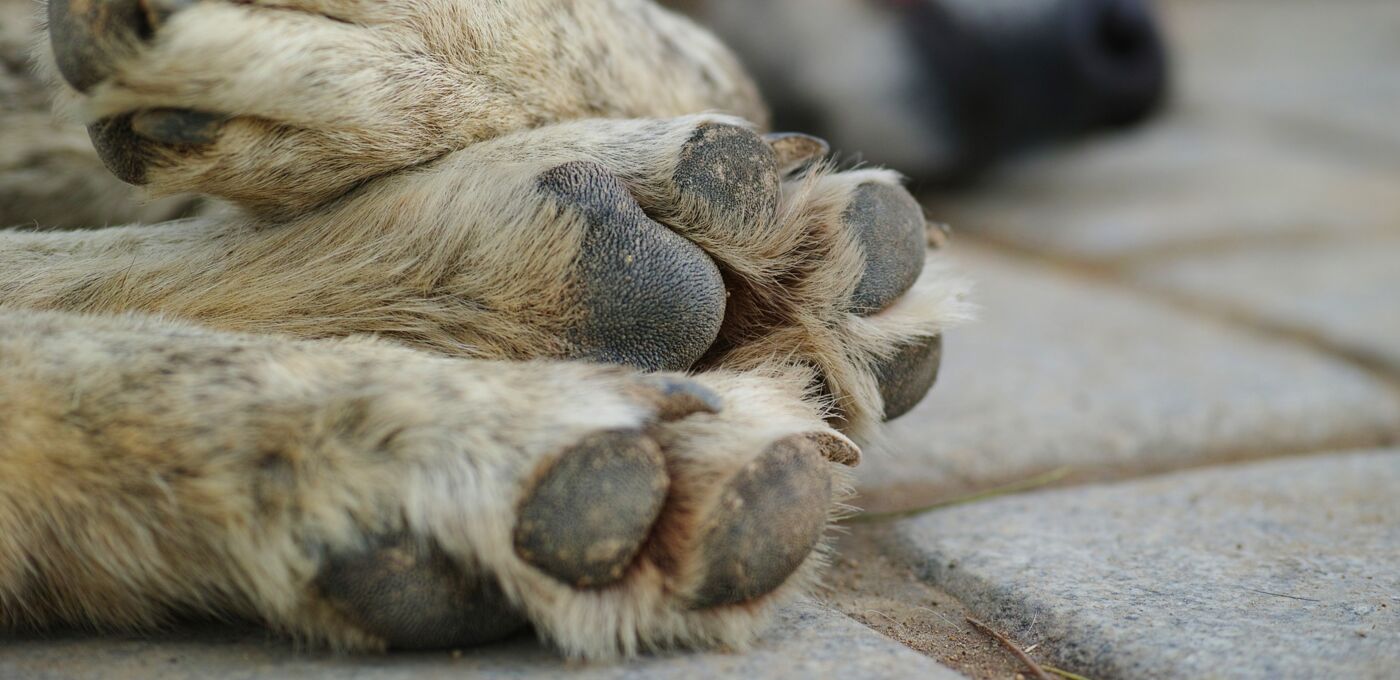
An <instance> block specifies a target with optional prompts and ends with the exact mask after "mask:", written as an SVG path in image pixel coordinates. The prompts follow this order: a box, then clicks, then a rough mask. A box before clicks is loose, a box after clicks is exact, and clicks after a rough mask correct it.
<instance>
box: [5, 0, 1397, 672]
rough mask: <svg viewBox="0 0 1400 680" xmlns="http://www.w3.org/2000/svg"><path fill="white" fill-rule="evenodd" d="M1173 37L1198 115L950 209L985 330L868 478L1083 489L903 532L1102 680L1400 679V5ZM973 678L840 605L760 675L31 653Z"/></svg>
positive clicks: (223, 668) (909, 499)
mask: <svg viewBox="0 0 1400 680" xmlns="http://www.w3.org/2000/svg"><path fill="white" fill-rule="evenodd" d="M1163 9H1164V10H1165V11H1166V13H1167V15H1168V18H1169V22H1168V23H1169V27H1170V32H1171V33H1172V35H1173V40H1174V42H1175V45H1176V48H1177V55H1178V66H1179V72H1178V83H1177V95H1176V98H1175V100H1176V103H1175V105H1174V108H1173V110H1172V111H1171V112H1169V114H1168V115H1167V116H1166V117H1165V118H1164V119H1162V120H1160V121H1158V122H1156V123H1155V124H1154V125H1152V126H1149V127H1147V128H1144V129H1141V130H1137V131H1133V132H1129V133H1124V134H1121V135H1118V136H1115V137H1109V138H1103V139H1098V140H1093V141H1089V142H1085V143H1083V144H1079V145H1077V146H1075V147H1073V148H1068V149H1058V150H1055V151H1050V152H1045V153H1043V154H1040V155H1039V156H1038V157H1036V158H1032V159H1028V160H1026V161H1025V162H1023V163H1020V164H1018V165H1017V166H1016V167H1013V168H1010V169H1008V170H1007V171H1006V172H1004V173H1001V174H1000V175H999V176H997V177H995V178H993V180H992V181H991V182H990V183H989V184H988V185H987V186H985V187H983V188H981V189H980V190H979V191H978V192H977V193H975V194H971V195H966V196H958V197H941V198H936V199H933V200H931V202H930V209H931V212H933V213H934V214H935V215H937V216H938V217H939V219H942V220H946V221H949V222H951V223H952V224H953V225H954V226H955V228H956V229H957V230H958V232H959V238H957V239H956V240H955V248H956V250H955V252H958V253H960V254H961V257H962V260H963V262H964V265H965V266H966V268H967V270H968V271H969V273H970V274H971V276H972V277H973V278H975V279H976V280H977V281H978V282H979V288H978V291H977V293H976V297H977V301H978V302H979V304H980V305H981V306H982V308H983V312H982V317H983V320H982V321H981V322H980V323H978V324H977V325H974V326H971V327H968V328H965V329H962V330H959V331H958V332H956V333H953V334H951V335H950V336H949V337H948V339H947V351H946V359H945V374H944V376H943V377H942V379H941V382H940V385H939V388H938V389H937V390H936V391H935V394H934V395H933V396H932V397H931V398H930V399H928V400H927V401H926V402H925V403H924V404H922V405H921V406H920V407H919V408H918V409H917V410H916V411H915V412H914V413H911V414H910V415H908V416H906V417H905V418H904V419H902V420H901V421H899V422H898V423H896V424H895V426H894V427H893V428H892V429H891V432H890V436H889V441H888V442H887V443H886V445H885V446H884V447H883V449H884V450H883V451H872V452H870V454H869V455H867V457H866V462H865V464H864V465H863V466H862V468H861V470H860V471H859V472H860V481H861V490H862V493H863V500H862V504H863V505H865V506H866V507H868V508H873V509H877V510H903V509H910V508H918V507H921V506H924V505H927V504H931V503H935V502H938V501H944V500H948V499H951V498H958V497H961V496H964V495H965V494H969V493H974V492H978V491H986V490H989V489H998V488H1000V487H1002V486H1003V485H1007V484H1014V483H1017V482H1025V481H1027V480H1037V479H1043V476H1044V475H1045V474H1046V473H1052V472H1053V473H1057V476H1056V477H1055V479H1056V480H1057V481H1056V482H1055V483H1056V484H1057V485H1059V486H1061V487H1063V488H1058V489H1049V490H1039V491H1033V492H1025V493H1020V494H1014V495H1004V496H1002V497H999V498H993V499H985V500H981V501H977V502H970V503H964V504H961V505H958V506H955V507H946V508H943V509H940V510H934V511H930V512H925V513H923V514H920V515H918V516H915V517H910V518H907V519H903V520H899V521H886V522H885V523H884V526H883V527H882V528H881V530H880V531H879V532H878V534H876V533H872V534H870V535H871V536H875V535H878V537H879V540H878V541H874V543H875V545H876V546H877V548H876V549H878V550H882V551H883V554H882V555H881V558H882V559H883V560H885V561H890V562H893V563H895V564H897V565H901V566H902V568H905V569H906V570H907V571H909V572H910V573H912V574H913V575H914V576H915V577H917V578H918V579H921V580H922V581H923V583H920V584H919V585H921V586H925V585H927V586H929V587H932V588H936V589H938V592H939V593H940V595H939V597H943V596H944V595H945V594H946V596H947V597H949V598H952V599H954V600H956V601H959V602H960V603H961V604H962V605H965V606H966V607H967V610H968V611H970V612H971V613H973V614H974V615H976V616H978V617H979V618H982V619H984V620H986V621H988V622H989V623H991V624H992V625H994V626H996V627H998V628H999V629H1001V630H1003V631H1004V632H1005V633H1007V634H1008V635H1009V636H1010V637H1011V638H1013V639H1014V640H1015V641H1016V642H1017V643H1018V644H1019V645H1021V646H1022V647H1026V648H1031V649H1032V650H1033V651H1032V652H1031V654H1032V656H1034V657H1035V658H1036V659H1037V660H1039V661H1041V662H1045V663H1050V664H1053V665H1055V666H1057V667H1060V668H1064V669H1066V670H1068V671H1073V672H1076V673H1079V674H1081V675H1084V676H1087V677H1092V678H1095V679H1096V680H1103V679H1108V678H1125V679H1127V678H1133V679H1135V678H1175V677H1205V678H1287V677H1299V678H1302V677H1348V678H1383V677H1400V599H1397V598H1400V449H1397V448H1395V447H1396V446H1397V444H1400V68H1396V65H1397V64H1400V3H1397V2H1395V0H1338V1H1337V2H1316V1H1315V0H1273V1H1272V2H1268V3H1261V2H1255V1H1252V0H1164V2H1163ZM852 530H853V531H855V532H858V533H859V532H866V531H867V530H868V527H865V526H856V527H853V528H852ZM844 563H845V564H850V565H859V564H861V563H862V562H861V561H860V560H854V561H850V562H844ZM864 563H867V564H868V563H872V562H871V561H869V560H867V561H865V562H864ZM841 564H843V562H838V568H839V566H840V565H841ZM857 568H858V567H857ZM900 592H915V591H911V590H906V591H900ZM833 599H835V598H833ZM910 604H911V606H910V607H908V608H907V609H908V610H909V611H914V612H918V611H927V612H928V615H929V616H930V617H934V616H943V614H942V613H941V612H943V611H954V610H952V609H951V608H948V607H946V606H940V607H939V609H938V610H937V611H935V610H933V609H931V608H927V607H922V608H921V606H920V605H921V604H923V605H927V604H930V603H927V602H924V603H919V602H911V603H910ZM957 611H962V610H957ZM848 613H850V614H853V615H856V616H857V617H858V618H860V617H861V615H862V612H861V611H859V609H856V610H849V609H848ZM875 613H877V614H878V613H879V612H875ZM949 623H950V625H953V624H954V623H955V622H952V621H950V622H949ZM940 663H948V664H951V665H952V666H953V667H954V668H955V669H956V670H961V671H964V672H967V673H971V674H979V673H980V671H978V670H977V669H978V668H986V667H987V666H976V667H974V666H973V665H962V664H961V662H959V661H957V660H956V659H948V658H944V657H943V656H939V657H938V661H937V662H935V661H934V660H932V659H929V658H928V657H926V656H923V655H920V654H919V653H917V652H915V651H913V650H911V649H910V648H908V647H905V646H904V645H901V644H900V643H898V642H895V641H894V640H892V639H889V638H885V637H882V636H880V635H879V634H877V633H876V632H874V631H873V630H871V629H869V628H866V627H864V626H862V625H861V624H859V623H857V622H856V621H854V620H852V619H850V618H847V617H846V616H845V615H843V614H841V613H838V612H835V611H833V610H831V609H828V608H825V607H823V606H821V605H810V606H803V607H799V608H796V609H794V610H792V611H789V612H788V613H787V614H786V615H785V617H784V619H783V621H782V623H781V624H780V625H779V626H778V627H777V629H776V630H775V631H774V632H773V633H772V634H771V635H770V636H769V637H768V638H767V639H766V640H765V642H764V643H763V644H761V645H760V646H759V647H758V648H757V649H756V650H753V651H751V652H749V653H746V654H738V655H727V654H703V655H679V656H674V657H666V658H653V659H647V660H643V661H642V662H639V663H637V664H634V665H628V666H565V665H562V664H560V662H558V661H557V660H555V659H554V658H553V657H552V656H550V655H549V653H547V652H545V651H543V650H542V649H540V648H539V647H538V646H536V645H534V644H533V643H531V642H529V641H517V642H515V643H512V644H509V645H505V646H499V647H492V648H488V649H485V650H479V651H475V652H469V653H467V654H465V655H463V656H462V657H460V658H454V657H450V656H443V655H438V656H398V657H391V658H373V659H358V658H357V659H334V658H326V657H322V656H316V655H295V654H293V653H292V652H291V651H290V650H289V649H288V648H287V647H286V646H285V645H282V644H280V643H276V642H270V641H266V640H265V639H264V638H263V637H262V636H261V635H260V634H257V633H247V632H238V631H218V632H214V633H202V634H198V635H190V636H185V637H179V638H159V639H156V640H150V641H142V640H127V639H112V638H104V639H88V638H83V637H69V638H61V639H57V640H44V641H39V640H28V641H22V642H14V641H11V642H0V679H5V680H8V679H9V678H12V677H13V678H47V677H93V678H99V677H100V678H113V677H115V678H123V677H140V678H145V677H154V676H157V675H159V676H165V677H175V678H182V677H189V678H193V677H221V678H243V677H264V676H295V677H307V678H332V677H335V678H340V677H349V678H372V679H374V680H380V679H387V678H399V677H405V678H406V677H414V678H418V677H424V678H436V677H460V676H473V677H475V676H480V677H486V678H497V677H500V678H506V677H510V678H554V677H559V676H560V675H561V674H562V673H564V672H566V671H567V672H568V673H569V675H570V677H580V678H630V677H637V678H643V677H645V678H651V677H659V678H688V677H704V676H710V677H731V676H749V677H754V678H768V677H777V678H788V677H791V678H797V677H804V678H805V677H837V678H842V679H855V678H881V677H891V678H898V677H919V678H924V677H927V678H939V677H944V676H948V677H956V674H955V672H954V670H950V669H948V668H945V667H944V666H941V665H940ZM1000 667H1001V668H1004V667H1006V664H1002V666H1000ZM995 677H1010V675H1009V674H1008V675H1007V676H1001V675H997V676H995Z"/></svg>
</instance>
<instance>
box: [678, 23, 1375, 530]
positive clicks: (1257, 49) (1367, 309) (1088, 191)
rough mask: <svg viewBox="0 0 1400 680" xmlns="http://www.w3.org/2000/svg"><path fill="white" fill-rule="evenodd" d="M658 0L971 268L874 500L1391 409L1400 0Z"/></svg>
mask: <svg viewBox="0 0 1400 680" xmlns="http://www.w3.org/2000/svg"><path fill="white" fill-rule="evenodd" d="M673 4H675V5H677V6H678V8H680V9H682V10H684V11H687V12H689V13H691V14H692V15H693V16H695V17H696V18H698V19H699V20H700V21H702V22H704V23H707V24H708V25H710V26H712V27H713V28H715V29H716V30H717V31H718V32H719V33H720V34H721V35H722V37H724V38H725V39H726V40H727V41H729V42H730V43H731V44H732V45H734V46H735V47H736V49H738V50H739V52H740V53H741V54H742V56H743V57H744V58H745V59H746V60H747V61H748V63H749V65H750V67H751V68H752V69H753V70H754V71H755V72H756V73H757V74H758V77H759V79H760V81H761V85H762V87H763V88H764V89H765V91H766V94H767V95H768V96H769V98H770V99H772V100H773V102H774V108H775V111H776V118H777V120H776V127H777V128H778V129H793V128H795V129H801V130H804V131H809V132H814V133H816V134H820V135H824V136H826V137H827V138H828V139H829V140H830V141H831V142H832V145H833V147H835V148H836V149H837V150H838V151H839V152H842V154H843V157H844V158H846V159H848V160H863V161H867V162H871V163H878V164H888V165H890V166H892V167H894V168H896V169H897V170H900V171H902V172H905V173H907V174H908V175H910V177H911V178H912V179H913V180H914V182H915V185H916V186H917V187H918V189H919V191H920V194H921V196H922V197H923V198H924V200H925V204H926V206H927V209H928V212H929V215H930V217H931V218H932V219H934V220H937V221H941V222H947V223H949V224H951V226H952V228H953V230H954V232H955V238H954V241H953V244H954V246H953V247H954V253H955V255H956V257H957V259H959V260H960V261H961V262H962V263H963V265H964V267H965V268H966V269H968V270H969V273H970V274H971V275H972V276H973V277H974V278H975V279H976V280H977V283H978V286H979V288H978V291H977V293H976V298H977V302H978V303H979V304H980V305H981V306H982V314H981V320H980V321H979V322H978V323H975V324H973V325H972V326H970V327H967V328H964V329H960V330H958V331H956V332H954V333H952V334H950V336H949V338H948V339H947V351H946V354H945V359H944V375H943V376H942V377H941V378H940V384H939V387H937V388H936V389H935V391H934V393H933V395H932V396H931V397H930V398H929V399H928V400H926V402H925V403H924V404H923V405H921V406H920V407H919V409H917V410H916V411H915V412H914V413H912V414H910V415H909V416H906V417H905V418H904V419H902V420H900V421H898V422H897V423H895V424H894V428H893V437H892V441H891V445H890V446H889V447H888V448H889V449H891V454H890V455H886V456H871V457H869V458H868V459H867V460H868V461H869V463H868V464H867V465H866V466H865V469H864V470H862V472H861V474H862V479H863V480H864V491H865V499H864V504H865V505H866V507H870V508H875V509H898V508H906V507H916V506H919V505H921V504H923V503H926V502H928V501H930V500H931V499H935V498H939V497H942V496H946V495H947V494H949V493H953V492H955V491H958V492H961V491H966V490H968V489H976V488H986V487H990V486H995V485H997V484H1001V483H1007V482H1010V481H1014V480H1018V479H1025V478H1028V477H1033V476H1035V475H1038V474H1044V473H1047V472H1050V471H1056V470H1060V471H1068V472H1069V473H1070V475H1069V476H1070V477H1071V478H1074V479H1081V480H1087V479H1104V478H1111V477H1127V476H1133V475H1138V474H1143V473H1147V472H1158V471H1164V470H1171V469H1177V468H1182V467H1193V466H1198V465H1202V464H1208V463H1212V462H1217V461H1224V460H1230V461H1236V460H1241V459H1246V458H1271V457H1277V456H1283V455H1288V454H1293V453H1300V452H1309V451H1319V450H1324V449H1327V448H1329V447H1337V446H1345V447H1352V446H1359V445H1369V444H1378V443H1391V442H1394V441H1395V440H1396V438H1397V434H1400V415H1397V414H1400V410H1397V408H1396V404H1395V400H1394V396H1395V389H1394V388H1395V386H1396V385H1400V68H1398V67H1400V3H1397V2H1394V1H1393V0H1337V1H1335V2H1318V1H1316V0H1272V1H1270V2H1261V1H1257V0H1157V1H1155V2H1154V1H1152V0H676V2H674V3H673Z"/></svg>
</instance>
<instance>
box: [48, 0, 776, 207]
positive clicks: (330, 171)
mask: <svg viewBox="0 0 1400 680" xmlns="http://www.w3.org/2000/svg"><path fill="white" fill-rule="evenodd" d="M574 4H575V3H573V2H565V1H563V0H546V1H545V2H531V3H479V2H462V1H460V0H415V1H414V2H406V3H384V2H369V1H366V0H51V2H49V3H48V25H49V35H50V42H51V44H52V48H53V50H52V55H53V61H52V63H51V64H50V66H52V69H51V70H52V71H55V72H56V74H57V75H58V76H61V78H62V80H63V81H66V83H67V84H68V86H69V87H68V88H67V89H66V91H65V93H64V99H65V100H66V101H67V102H68V103H69V104H71V105H72V107H73V108H75V109H76V110H77V112H78V113H79V115H81V116H82V117H84V118H85V119H86V120H87V121H88V122H89V123H90V125H89V131H90V133H91V135H92V138H93V141H94V143H95V145H96V147H97V150H98V152H99V154H100V155H101V157H102V159H103V161H104V162H105V163H106V165H107V166H108V168H109V169H111V170H112V171H113V172H114V173H115V174H117V175H118V176H120V177H121V178H122V179H124V180H126V181H128V182H131V183H134V184H142V185H145V186H147V187H148V188H150V189H151V190H153V191H155V192H159V193H173V192H180V191H191V192H199V193H206V194H213V195H216V196H219V197H221V198H225V199H229V200H232V201H234V202H236V203H239V204H241V205H243V206H245V207H248V208H251V209H254V210H256V211H258V212H259V213H262V214H263V215H264V216H272V217H286V216H290V215H294V214H298V213H301V212H305V211H306V210H308V209H309V208H312V207H315V206H318V205H321V204H324V203H325V202H327V201H328V200H330V199H332V198H335V197H337V196H339V195H342V194H344V193H345V192H346V191H348V190H349V189H351V188H353V187H354V186H355V185H357V184H358V183H360V182H362V181H364V180H365V179H368V178H371V177H375V176H379V175H383V174H385V173H389V172H392V171H394V170H399V169H402V168H406V167H410V166H414V165H418V164H420V163H423V162H425V161H428V160H431V159H433V158H437V157H440V156H442V155H443V154H446V153H448V152H450V151H453V150H457V149H461V148H463V147H465V146H467V145H469V144H472V143H474V142H477V141H480V140H483V139H488V138H491V137H495V136H498V135H500V134H503V133H505V132H509V131H514V130H521V129H526V128H532V127H538V126H541V125H545V124H548V123H551V122H556V121H560V120H567V119H575V118H582V117H589V116H596V117H617V118H622V117H638V116H667V115H680V114H683V113H689V112H692V111H702V110H725V111H729V112H732V113H736V114H740V115H747V116H750V117H762V116H763V115H764V113H763V109H762V106H761V104H760V103H759V100H758V97H757V94H756V91H755V89H754V88H753V86H752V84H751V83H750V82H749V80H748V79H747V77H746V76H745V75H744V73H743V72H742V70H741V69H740V68H739V67H738V64H737V62H736V61H735V60H734V59H733V58H732V57H730V56H729V55H728V53H727V52H726V51H725V50H724V49H723V48H722V47H720V46H719V45H718V43H717V42H716V41H715V40H714V39H713V38H712V37H710V36H709V35H707V34H705V33H703V32H702V31H699V30H698V29H697V28H695V27H694V26H693V25H691V24H689V23H686V22H680V21H676V20H675V19H674V18H672V17H669V15H666V14H665V13H664V11H663V10H661V9H659V8H657V7H654V6H651V5H650V4H649V3H619V2H590V3H584V6H583V7H577V8H576V7H575V6H574ZM652 36H655V38H654V39H653V38H652ZM663 37H664V38H665V39H663ZM619 43H623V44H627V45H628V46H629V47H628V48H627V49H625V50H618V49H616V45H617V44H619ZM599 55H606V56H607V59H606V60H602V61H600V57H599Z"/></svg>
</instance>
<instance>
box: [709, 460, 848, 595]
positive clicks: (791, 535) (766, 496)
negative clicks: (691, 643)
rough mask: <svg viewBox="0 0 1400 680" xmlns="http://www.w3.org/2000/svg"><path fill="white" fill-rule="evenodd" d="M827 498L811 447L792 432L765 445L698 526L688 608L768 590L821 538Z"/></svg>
mask: <svg viewBox="0 0 1400 680" xmlns="http://www.w3.org/2000/svg"><path fill="white" fill-rule="evenodd" d="M831 494H832V485H831V474H830V472H829V471H828V469H827V463H826V460H825V458H824V457H823V453H822V449H821V446H819V445H818V443H817V442H814V441H812V440H811V439H810V438H808V437H807V436H806V435H794V436H791V437H787V438H785V439H781V440H779V441H777V442H774V443H773V444H771V445H770V446H769V447H768V449H767V450H766V451H764V452H763V454H762V455H761V456H759V457H758V458H757V459H756V460H754V461H753V462H752V463H750V464H749V465H748V466H747V467H745V468H744V469H743V470H742V471H740V472H739V474H738V475H736V476H735V477H734V479H732V480H731V481H730V482H729V483H728V485H727V486H726V488H725V489H724V491H723V492H721V494H720V497H719V499H718V505H717V506H716V509H715V510H714V511H713V513H712V514H711V516H710V517H709V518H708V520H707V521H706V524H705V528H704V529H703V530H702V531H703V534H702V536H703V538H702V539H701V543H700V548H701V549H700V552H699V554H700V555H701V556H702V559H703V560H704V562H705V569H704V574H705V576H704V580H703V582H702V583H701V585H700V586H699V588H698V589H697V590H696V592H695V595H694V596H693V597H692V599H691V606H692V607H694V608H696V609H704V608H709V607H718V606H723V605H730V604H738V603H740V602H747V601H749V600H753V599H756V598H759V597H762V596H763V595H766V594H768V593H771V592H773V591H774V590H776V589H777V588H778V587H779V586H781V585H782V584H783V583H784V582H786V581H787V579H788V577H789V576H791V575H792V573H793V572H795V571H797V568H798V567H800V566H802V563H803V562H804V561H806V559H807V556H808V555H810V554H811V552H812V550H813V549H814V548H815V547H816V545H817V542H818V541H820V540H821V536H822V532H823V531H825V529H826V523H827V510H828V508H829V506H830V504H831Z"/></svg>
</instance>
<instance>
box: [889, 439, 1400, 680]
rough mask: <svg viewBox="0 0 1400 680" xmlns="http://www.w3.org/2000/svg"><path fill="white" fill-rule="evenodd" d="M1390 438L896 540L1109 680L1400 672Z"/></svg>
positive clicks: (946, 518)
mask: <svg viewBox="0 0 1400 680" xmlns="http://www.w3.org/2000/svg"><path fill="white" fill-rule="evenodd" d="M1397 489H1400V450H1388V451H1374V452H1366V453H1355V454H1337V455H1331V456H1319V457H1312V458H1306V459H1293V460H1287V461H1272V462H1268V463H1256V464H1251V465H1244V466H1238V467H1229V468H1214V469H1207V470H1200V471H1193V472H1189V473H1176V474H1172V475H1167V476H1162V477H1157V478H1152V479H1147V480H1142V481H1134V482H1128V483H1122V484H1116V485H1106V486H1091V487H1084V488H1073V489H1065V490H1060V491H1053V492H1041V493H1036V494H1029V495H1023V496H1015V497H1010V498H1004V499H1000V500H996V501H990V502H984V503H980V504H976V505H971V506H963V507H959V508H953V509H949V510H945V511H941V512H936V513H932V514H929V515H925V516H923V517H920V518H918V519H915V520H908V521H905V522H902V523H901V524H900V526H899V527H898V528H897V531H896V534H895V535H896V538H894V539H892V541H893V542H894V544H895V545H894V549H895V550H896V551H898V552H899V553H900V554H902V555H903V556H904V557H905V558H906V559H908V560H909V561H911V562H912V563H913V564H914V565H915V567H914V568H915V569H916V571H918V572H919V573H921V574H922V576H923V577H924V578H925V579H926V580H928V581H929V582H930V583H932V584H934V585H936V586H938V587H940V588H944V589H946V590H947V591H949V592H950V593H951V594H953V595H954V596H956V597H959V598H960V599H961V600H962V601H963V602H964V603H966V604H967V605H969V606H970V607H971V608H972V609H973V610H974V611H976V612H978V613H979V615H981V616H983V617H985V618H987V619H989V620H991V621H992V622H994V623H995V624H997V625H1000V626H1002V627H1003V628H1004V629H1006V630H1008V631H1009V632H1010V633H1012V635H1013V637H1015V638H1017V639H1018V641H1019V642H1021V643H1023V644H1027V645H1030V644H1036V643H1039V644H1040V645H1041V646H1040V647H1039V649H1041V650H1043V651H1042V652H1041V653H1043V654H1045V655H1046V656H1047V657H1048V658H1051V659H1053V660H1054V661H1055V663H1056V665H1058V666H1061V667H1064V668H1067V669H1069V670H1073V671H1075V672H1078V673H1082V674H1084V675H1086V676H1089V677H1093V678H1097V679H1098V680H1111V679H1113V678H1132V679H1134V680H1136V679H1140V678H1261V679H1262V678H1268V679H1270V680H1276V679H1280V678H1357V679H1364V678H1375V679H1377V680H1379V679H1381V678H1394V677H1396V673H1397V671H1400V494H1397V493H1396V490H1397Z"/></svg>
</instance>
